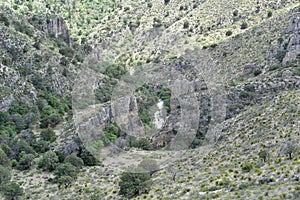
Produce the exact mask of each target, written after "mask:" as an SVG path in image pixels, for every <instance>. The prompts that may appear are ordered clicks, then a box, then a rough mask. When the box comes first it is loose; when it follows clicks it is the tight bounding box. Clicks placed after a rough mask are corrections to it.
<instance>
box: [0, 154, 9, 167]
mask: <svg viewBox="0 0 300 200" xmlns="http://www.w3.org/2000/svg"><path fill="white" fill-rule="evenodd" d="M0 165H3V166H4V167H7V168H11V162H10V159H9V158H8V157H7V155H6V154H5V153H4V151H3V150H2V149H0Z"/></svg>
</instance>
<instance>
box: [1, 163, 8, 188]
mask: <svg viewBox="0 0 300 200" xmlns="http://www.w3.org/2000/svg"><path fill="white" fill-rule="evenodd" d="M10 178H11V173H10V171H9V169H8V168H6V167H4V166H3V165H0V185H3V184H6V183H8V182H9V180H10Z"/></svg>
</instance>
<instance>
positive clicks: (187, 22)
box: [183, 21, 190, 29]
mask: <svg viewBox="0 0 300 200" xmlns="http://www.w3.org/2000/svg"><path fill="white" fill-rule="evenodd" d="M189 26H190V23H189V21H185V22H184V23H183V28H184V29H187V28H189Z"/></svg>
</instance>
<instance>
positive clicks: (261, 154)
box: [258, 150, 269, 162]
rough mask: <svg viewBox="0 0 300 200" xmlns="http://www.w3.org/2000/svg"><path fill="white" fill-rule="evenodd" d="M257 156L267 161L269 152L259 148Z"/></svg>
mask: <svg viewBox="0 0 300 200" xmlns="http://www.w3.org/2000/svg"><path fill="white" fill-rule="evenodd" d="M258 156H259V157H260V158H261V159H263V161H264V162H266V161H267V158H268V157H269V152H268V151H267V150H261V151H260V152H259V153H258Z"/></svg>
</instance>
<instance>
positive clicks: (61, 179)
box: [56, 176, 74, 187]
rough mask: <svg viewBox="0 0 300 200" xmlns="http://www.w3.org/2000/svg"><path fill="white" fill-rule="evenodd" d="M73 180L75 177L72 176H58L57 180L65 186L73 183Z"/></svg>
mask: <svg viewBox="0 0 300 200" xmlns="http://www.w3.org/2000/svg"><path fill="white" fill-rule="evenodd" d="M73 180H74V178H72V177H71V176H61V177H58V178H57V180H56V182H57V183H59V184H63V185H64V186H65V187H68V186H69V185H71V183H72V181H73Z"/></svg>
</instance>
